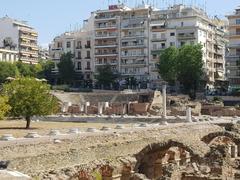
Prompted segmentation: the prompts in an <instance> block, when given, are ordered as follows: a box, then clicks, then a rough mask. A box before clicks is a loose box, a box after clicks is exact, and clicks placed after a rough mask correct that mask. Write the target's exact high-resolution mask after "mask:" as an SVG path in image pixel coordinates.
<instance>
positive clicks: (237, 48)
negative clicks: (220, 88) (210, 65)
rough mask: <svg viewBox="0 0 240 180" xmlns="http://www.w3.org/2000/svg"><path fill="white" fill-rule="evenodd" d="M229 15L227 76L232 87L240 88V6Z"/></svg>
mask: <svg viewBox="0 0 240 180" xmlns="http://www.w3.org/2000/svg"><path fill="white" fill-rule="evenodd" d="M227 17H228V20H229V36H228V39H229V46H228V49H229V52H228V55H227V58H226V62H227V63H226V68H227V77H228V80H229V83H230V87H231V88H232V89H239V88H240V69H239V67H240V7H239V8H237V9H236V10H235V12H234V13H233V14H231V15H229V16H227Z"/></svg>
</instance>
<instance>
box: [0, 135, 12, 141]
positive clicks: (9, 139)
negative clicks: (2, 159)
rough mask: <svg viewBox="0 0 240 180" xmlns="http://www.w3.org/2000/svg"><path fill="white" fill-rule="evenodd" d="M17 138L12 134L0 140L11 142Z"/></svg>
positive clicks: (3, 136)
mask: <svg viewBox="0 0 240 180" xmlns="http://www.w3.org/2000/svg"><path fill="white" fill-rule="evenodd" d="M14 139H15V138H14V137H13V135H12V134H4V135H2V137H1V138H0V140H2V141H11V140H14Z"/></svg>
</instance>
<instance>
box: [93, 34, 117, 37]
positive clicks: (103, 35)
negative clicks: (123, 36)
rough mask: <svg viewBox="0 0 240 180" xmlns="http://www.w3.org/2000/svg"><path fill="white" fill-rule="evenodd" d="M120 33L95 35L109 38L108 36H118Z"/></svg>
mask: <svg viewBox="0 0 240 180" xmlns="http://www.w3.org/2000/svg"><path fill="white" fill-rule="evenodd" d="M117 35H118V34H96V35H95V37H101V38H104V37H105V38H107V37H116V36H117Z"/></svg>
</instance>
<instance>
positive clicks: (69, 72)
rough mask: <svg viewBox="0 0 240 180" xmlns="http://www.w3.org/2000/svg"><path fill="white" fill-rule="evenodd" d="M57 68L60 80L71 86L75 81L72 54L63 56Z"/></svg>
mask: <svg viewBox="0 0 240 180" xmlns="http://www.w3.org/2000/svg"><path fill="white" fill-rule="evenodd" d="M57 66H58V71H59V76H60V78H61V79H62V80H63V82H64V83H66V84H70V83H71V82H72V81H73V80H74V64H73V61H72V54H71V52H68V53H66V54H63V55H62V56H61V58H60V62H59V63H58V65H57Z"/></svg>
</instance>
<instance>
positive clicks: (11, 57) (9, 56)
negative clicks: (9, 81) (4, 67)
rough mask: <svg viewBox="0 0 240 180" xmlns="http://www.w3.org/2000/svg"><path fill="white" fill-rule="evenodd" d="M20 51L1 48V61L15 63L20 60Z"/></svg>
mask: <svg viewBox="0 0 240 180" xmlns="http://www.w3.org/2000/svg"><path fill="white" fill-rule="evenodd" d="M18 54H19V53H18V51H15V50H10V49H1V48H0V62H10V63H14V62H17V61H18Z"/></svg>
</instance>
